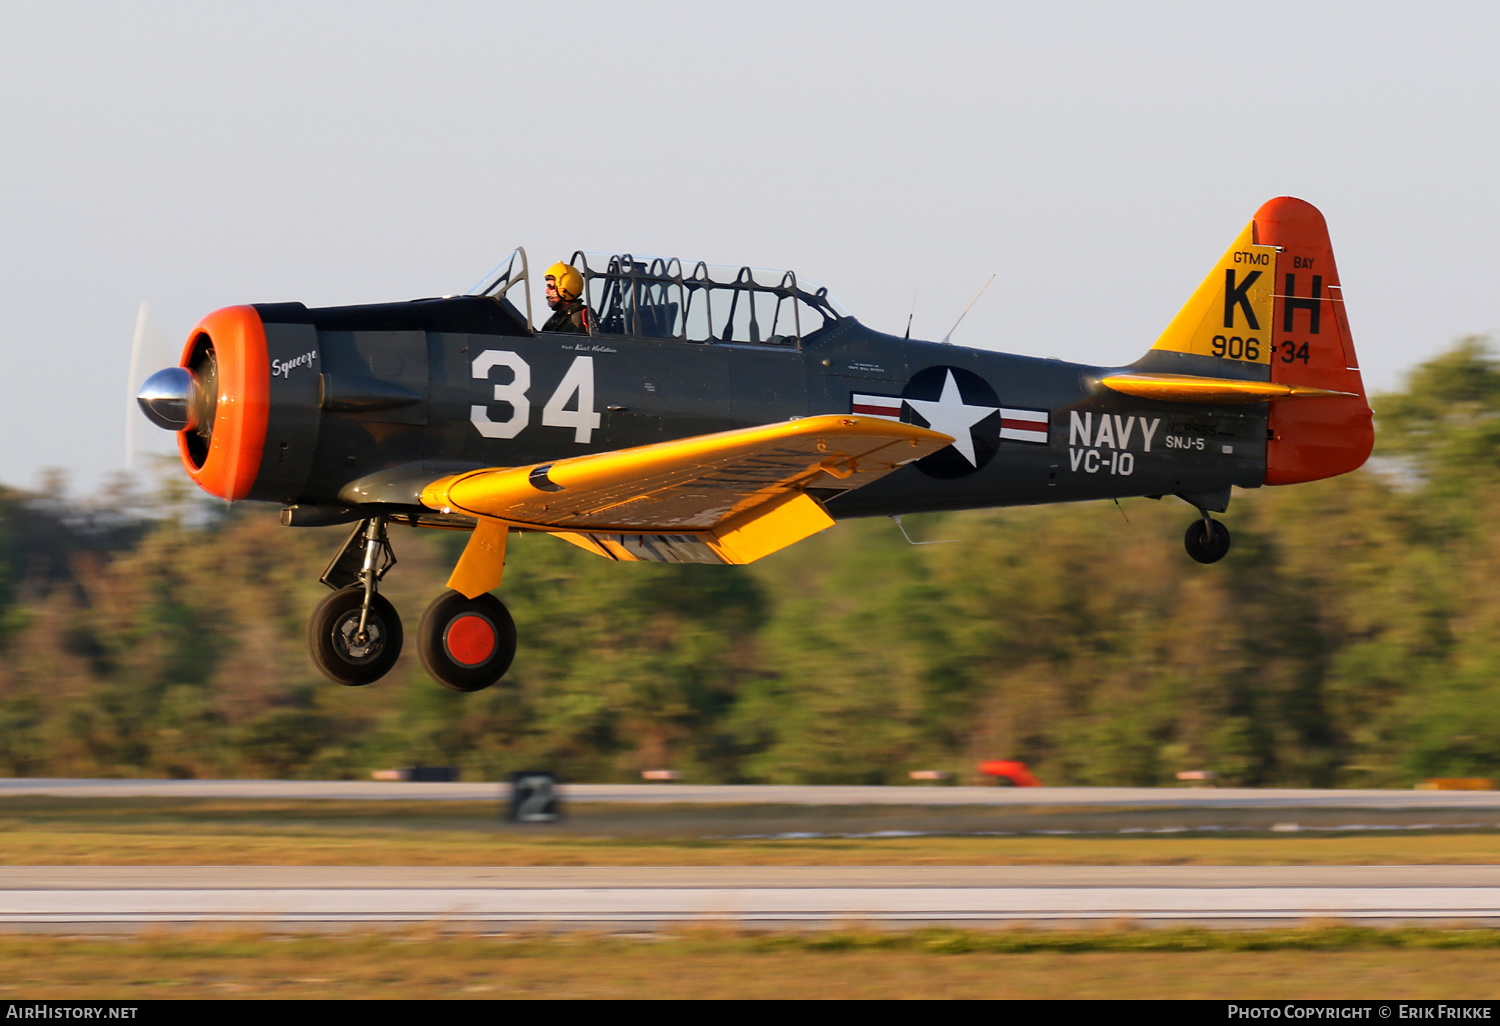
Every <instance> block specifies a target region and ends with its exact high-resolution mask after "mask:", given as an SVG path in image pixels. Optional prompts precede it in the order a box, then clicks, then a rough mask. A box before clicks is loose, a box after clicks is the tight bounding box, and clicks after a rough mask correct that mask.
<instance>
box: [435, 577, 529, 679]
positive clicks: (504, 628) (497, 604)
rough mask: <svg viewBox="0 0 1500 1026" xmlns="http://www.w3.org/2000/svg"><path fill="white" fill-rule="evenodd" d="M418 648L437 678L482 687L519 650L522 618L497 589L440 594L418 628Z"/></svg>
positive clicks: (500, 672) (496, 676)
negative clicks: (494, 592)
mask: <svg viewBox="0 0 1500 1026" xmlns="http://www.w3.org/2000/svg"><path fill="white" fill-rule="evenodd" d="M417 652H418V654H419V655H421V657H422V665H423V666H424V667H426V668H427V672H428V673H430V674H431V675H432V679H433V680H435V681H437V682H438V683H439V684H441V685H442V686H443V687H445V688H449V689H451V690H453V691H482V690H484V689H485V688H487V687H489V686H490V685H491V684H493V683H495V682H496V681H497V680H499V679H500V678H501V677H503V676H505V671H506V670H508V669H510V663H511V660H512V659H514V658H515V656H516V624H515V621H514V620H512V619H511V617H510V611H509V610H508V609H506V608H505V604H504V603H502V602H501V601H500V600H499V599H497V598H496V597H495V596H493V595H489V594H484V595H480V596H479V597H477V598H472V599H469V598H464V597H463V596H462V595H460V594H459V593H458V592H456V591H448V592H444V593H443V594H442V595H439V596H438V597H437V599H436V600H434V601H433V603H432V605H430V606H428V607H427V612H425V613H423V614H422V624H421V626H420V627H418V628H417Z"/></svg>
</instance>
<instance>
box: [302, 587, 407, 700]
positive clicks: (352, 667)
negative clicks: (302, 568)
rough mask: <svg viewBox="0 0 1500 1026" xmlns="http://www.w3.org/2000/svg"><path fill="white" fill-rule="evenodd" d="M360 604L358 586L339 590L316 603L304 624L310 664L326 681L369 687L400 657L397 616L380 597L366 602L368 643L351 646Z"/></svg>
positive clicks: (361, 590) (361, 592)
mask: <svg viewBox="0 0 1500 1026" xmlns="http://www.w3.org/2000/svg"><path fill="white" fill-rule="evenodd" d="M364 601H365V589H364V588H363V587H362V586H361V585H358V584H353V585H350V586H349V587H347V588H341V589H339V590H338V591H336V592H334V593H333V594H332V595H329V596H328V597H327V598H325V599H324V600H323V601H322V602H319V603H318V608H317V609H315V610H313V615H312V619H310V620H309V621H308V622H307V647H308V648H309V649H310V650H311V651H312V659H313V662H314V663H316V664H317V667H318V669H319V670H321V671H323V675H324V676H325V677H327V678H328V679H329V680H333V681H337V682H338V683H340V684H344V685H347V686H348V687H360V686H361V685H364V684H373V683H374V682H375V681H377V680H379V679H380V678H381V677H384V676H385V675H386V674H387V673H389V672H390V669H391V667H392V666H395V665H396V658H397V657H398V656H400V655H401V617H400V616H398V615H397V614H396V607H395V606H393V605H391V603H390V600H389V599H387V598H386V597H385V596H384V595H379V594H377V595H376V596H375V599H374V601H373V602H371V603H370V616H369V619H368V620H366V622H365V627H366V631H367V633H368V634H369V636H370V637H369V644H367V645H365V646H356V645H354V644H352V641H353V635H354V634H355V632H356V631H358V630H359V609H360V606H362V605H363V604H364Z"/></svg>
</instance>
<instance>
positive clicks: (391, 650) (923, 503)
mask: <svg viewBox="0 0 1500 1026" xmlns="http://www.w3.org/2000/svg"><path fill="white" fill-rule="evenodd" d="M528 278H529V273H528V268H527V263H526V256H525V253H524V251H521V250H517V251H516V252H515V253H514V254H512V256H511V257H510V259H509V260H508V261H506V262H505V263H503V264H502V265H501V268H500V269H499V270H498V271H497V272H496V273H495V274H493V275H491V276H490V277H489V278H487V279H486V280H485V281H483V282H482V283H481V284H480V285H479V286H477V287H476V288H475V289H473V290H472V291H471V292H470V293H469V294H467V295H462V296H452V297H444V298H441V299H420V300H415V301H412V302H400V303H381V304H374V305H368V306H342V307H326V308H319V309H308V308H307V307H305V306H303V305H302V304H300V303H271V304H256V305H251V306H233V307H227V308H225V309H223V310H217V311H215V312H214V313H211V314H209V315H208V316H207V317H205V318H203V320H202V321H200V322H199V323H198V325H197V326H196V327H194V328H193V330H192V332H191V334H190V335H189V336H188V339H187V342H186V344H185V346H184V347H183V350H182V358H181V361H180V365H179V366H177V367H172V368H169V369H167V370H163V371H159V372H157V373H156V374H154V375H152V376H151V378H149V379H148V380H147V382H146V384H145V385H144V386H143V388H142V390H141V392H140V395H139V401H140V405H141V407H142V408H143V409H144V410H145V411H146V414H147V416H148V417H150V418H151V420H152V421H153V422H155V423H156V424H157V425H159V426H161V427H163V428H166V429H168V430H171V431H175V432H177V435H178V441H179V449H180V452H181V456H182V464H183V467H184V469H185V470H186V471H187V474H188V476H189V477H191V478H192V479H193V481H194V482H196V483H197V484H198V486H199V487H201V488H203V489H204V490H205V491H208V492H210V493H211V494H213V495H216V496H219V497H221V498H224V499H230V500H239V499H248V500H252V501H260V502H273V503H277V504H278V505H280V506H281V507H282V510H281V520H282V523H283V524H286V525H287V526H289V527H299V526H304V525H327V524H340V523H350V524H353V525H354V526H353V528H352V530H351V531H350V532H349V536H348V538H347V540H346V541H345V542H344V544H343V546H342V547H341V548H340V549H339V551H338V552H337V553H336V554H335V556H334V558H333V560H332V561H331V562H330V563H329V565H328V568H327V570H326V572H325V573H324V574H323V577H322V580H323V582H324V583H325V584H327V585H328V586H329V587H330V588H332V589H334V590H333V593H332V594H330V595H329V596H328V597H327V598H326V599H324V601H323V602H322V603H321V604H320V605H319V606H318V608H317V609H316V611H315V612H314V613H313V615H312V619H311V622H310V625H309V641H310V645H311V649H312V656H313V659H314V661H315V662H316V663H317V665H318V667H319V668H320V669H321V670H322V671H323V672H324V673H325V674H326V675H328V676H329V677H331V678H332V679H333V680H335V681H338V682H339V683H342V684H350V685H358V684H368V683H370V682H372V681H375V680H378V679H379V678H380V677H381V676H382V675H383V674H385V673H386V672H387V671H388V670H389V669H390V668H391V666H392V665H393V664H394V662H395V660H396V657H397V656H398V655H399V653H400V650H401V643H402V628H401V621H400V618H399V617H398V616H397V614H396V610H395V609H394V608H393V607H392V606H391V604H390V602H389V601H388V600H387V599H386V598H385V597H384V596H382V595H381V594H380V582H381V579H382V577H383V576H384V574H385V572H386V571H387V570H388V569H389V568H390V567H391V565H393V563H394V555H393V553H392V550H391V545H390V541H389V534H390V531H389V529H390V527H391V525H397V524H399V525H406V526H408V527H417V528H445V529H450V530H460V531H468V532H470V534H469V540H468V544H467V547H466V548H465V549H464V550H463V554H462V556H461V557H460V558H459V560H458V563H457V565H456V566H455V567H454V570H453V573H452V576H451V577H450V578H449V580H448V588H449V590H448V591H446V592H445V593H444V594H442V595H440V596H438V597H437V599H436V600H434V601H433V603H432V604H431V605H430V606H429V607H428V608H427V611H426V613H425V614H424V615H423V617H422V621H421V625H420V626H419V627H418V629H417V645H418V650H419V652H420V655H421V659H422V663H423V665H424V666H425V667H426V669H427V671H428V672H429V673H430V674H431V675H432V676H433V677H434V678H435V679H436V680H437V681H439V682H440V683H442V684H444V685H446V686H447V687H449V688H453V689H456V690H458V691H477V690H479V689H481V688H485V687H488V686H489V685H491V684H493V683H494V682H496V681H497V680H499V679H500V678H501V677H502V676H503V675H504V673H505V672H506V670H507V669H508V668H509V666H510V663H511V660H512V658H513V657H514V655H515V649H516V631H515V626H514V623H513V621H512V620H511V616H510V613H509V612H508V611H507V610H506V608H505V606H504V605H503V604H502V603H501V602H500V600H499V599H498V598H496V597H495V596H494V595H493V594H491V593H492V592H494V591H495V590H496V589H497V588H499V587H500V583H501V575H502V571H503V569H504V565H505V549H506V539H507V537H508V535H509V534H510V532H512V531H538V532H545V533H547V534H552V535H555V536H556V537H558V538H560V539H562V540H563V541H566V542H569V543H571V544H573V545H577V546H579V547H580V548H583V549H587V550H588V551H589V552H592V553H595V554H597V555H599V556H601V557H602V558H604V559H613V560H619V561H621V562H630V561H637V560H643V561H649V562H666V563H727V564H738V563H749V562H751V561H753V560H756V559H759V558H761V557H762V556H766V555H769V554H770V553H773V552H776V551H778V550H780V549H783V548H785V547H786V546H788V545H792V544H793V543H795V542H798V541H801V540H802V539H804V538H807V537H809V536H811V535H814V534H817V533H818V532H819V531H823V530H825V529H827V528H829V527H832V526H833V525H834V523H835V521H837V520H841V519H845V518H849V517H873V516H899V515H901V514H908V513H918V512H928V511H934V510H957V509H971V508H977V507H990V506H1009V505H1021V504H1036V503H1050V502H1076V501H1079V500H1084V499H1108V498H1118V497H1125V496H1151V497H1160V496H1164V495H1175V496H1178V497H1180V498H1182V499H1184V500H1186V501H1187V502H1188V503H1189V504H1191V505H1192V506H1193V507H1195V508H1196V509H1197V510H1198V513H1199V516H1198V517H1197V518H1195V519H1194V520H1193V521H1192V523H1191V524H1190V525H1189V527H1188V530H1187V536H1186V544H1187V551H1188V554H1189V555H1190V556H1191V557H1192V558H1193V559H1196V560H1198V561H1199V562H1203V563H1212V562H1215V561H1217V560H1218V559H1220V558H1222V557H1223V556H1224V554H1225V553H1226V552H1227V551H1228V549H1229V532H1228V530H1227V529H1226V528H1225V527H1224V525H1223V524H1221V523H1220V522H1219V521H1217V520H1215V519H1214V518H1213V517H1211V516H1210V513H1212V512H1222V511H1224V510H1225V509H1226V508H1227V506H1228V503H1229V496H1230V488H1231V487H1233V486H1238V487H1240V488H1258V487H1260V486H1261V485H1286V484H1295V483H1298V482H1301V481H1313V480H1317V479H1319V478H1326V477H1332V476H1334V475H1337V474H1344V473H1348V472H1349V471H1352V470H1354V469H1356V468H1357V467H1359V466H1360V465H1362V464H1363V463H1364V462H1365V459H1366V458H1367V457H1368V456H1369V454H1370V449H1371V445H1372V442H1373V431H1372V427H1371V416H1370V408H1369V405H1368V403H1367V402H1366V400H1365V395H1364V386H1363V384H1362V382H1361V380H1360V375H1359V370H1358V363H1357V361H1356V359H1355V355H1354V345H1353V342H1352V341H1351V339H1350V335H1349V324H1348V320H1347V319H1346V317H1345V313H1344V303H1343V296H1342V292H1341V291H1340V287H1339V277H1338V272H1337V270H1336V269H1335V268H1334V263H1333V250H1332V247H1331V245H1330V243H1329V239H1328V231H1327V227H1326V225H1325V224H1324V221H1323V216H1322V215H1321V214H1320V213H1319V212H1318V211H1317V209H1316V208H1314V207H1313V206H1311V205H1310V204H1308V203H1305V202H1303V201H1301V200H1297V199H1292V198H1289V197H1281V198H1278V199H1273V200H1271V201H1270V202H1268V203H1266V204H1265V205H1264V206H1262V207H1261V208H1260V209H1259V210H1258V211H1256V213H1255V216H1254V218H1253V219H1252V220H1251V221H1250V223H1249V224H1247V225H1246V226H1245V228H1244V230H1243V231H1241V232H1240V234H1239V236H1238V237H1237V238H1235V240H1234V242H1233V243H1232V244H1231V245H1230V247H1229V249H1228V250H1227V251H1226V252H1225V253H1224V255H1223V257H1222V258H1220V260H1219V261H1218V263H1216V264H1215V265H1214V266H1213V268H1212V269H1211V270H1210V271H1209V274H1208V277H1207V278H1205V279H1204V281H1203V284H1202V285H1200V286H1199V287H1198V289H1197V291H1196V292H1194V293H1193V294H1192V296H1191V297H1190V298H1189V299H1188V301H1187V305H1186V306H1184V307H1183V308H1182V310H1181V312H1180V313H1178V314H1177V316H1176V317H1175V318H1174V319H1173V320H1172V322H1171V323H1170V324H1169V325H1167V327H1166V330H1165V331H1163V332H1162V334H1161V337H1160V338H1158V339H1157V340H1156V343H1155V345H1153V346H1152V347H1151V348H1150V349H1149V351H1147V352H1146V354H1145V355H1144V356H1142V357H1141V358H1140V359H1138V360H1136V361H1135V362H1134V363H1131V364H1128V365H1124V366H1117V367H1091V366H1085V365H1082V364H1075V363H1066V362H1063V361H1059V360H1051V359H1035V358H1031V357H1024V356H1011V355H1007V354H1004V353H998V352H992V351H987V350H980V349H967V348H963V347H960V346H954V345H947V344H942V343H936V342H923V341H918V340H915V339H909V338H901V337H898V336H895V335H887V334H884V333H882V332H878V331H874V330H872V329H870V328H867V327H865V326H864V325H863V324H861V323H860V322H859V321H858V320H856V319H855V318H853V317H852V316H850V315H849V314H848V313H846V312H845V311H844V310H843V309H842V308H841V307H840V306H839V305H838V304H837V303H836V302H835V301H834V300H833V299H832V297H831V296H829V294H828V291H827V290H826V289H822V288H817V287H815V286H812V285H810V284H808V283H807V282H805V281H802V280H801V279H799V278H797V276H796V275H794V274H792V273H791V272H784V273H783V272H774V273H773V272H765V271H761V270H755V269H751V268H745V267H741V268H722V267H716V266H708V265H705V264H702V263H699V264H694V265H689V264H686V263H682V262H680V261H678V260H666V259H647V258H637V257H633V256H630V255H628V254H616V255H608V256H599V255H595V254H591V253H577V254H575V255H574V256H573V258H572V260H571V261H570V262H569V263H568V264H558V265H554V267H553V268H552V269H551V270H550V271H549V272H548V275H547V279H548V285H549V287H551V288H552V289H553V293H554V294H555V295H554V298H555V300H556V302H557V303H558V307H559V312H560V314H563V315H564V316H554V317H553V318H552V321H550V322H549V324H550V325H551V326H553V327H554V328H555V327H558V326H561V327H562V328H564V329H565V330H563V331H558V330H551V331H549V330H545V327H544V328H543V329H542V330H538V329H536V328H535V327H534V326H533V320H532V315H531V296H530V283H529V282H528ZM569 311H571V314H569Z"/></svg>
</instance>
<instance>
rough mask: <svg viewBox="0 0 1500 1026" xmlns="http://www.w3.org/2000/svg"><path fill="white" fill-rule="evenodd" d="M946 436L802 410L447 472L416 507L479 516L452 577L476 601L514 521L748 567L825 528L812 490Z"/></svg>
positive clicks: (636, 551)
mask: <svg viewBox="0 0 1500 1026" xmlns="http://www.w3.org/2000/svg"><path fill="white" fill-rule="evenodd" d="M952 442H953V439H952V437H950V436H949V435H945V434H941V433H939V432H937V431H930V430H928V429H926V428H920V427H917V426H915V425H913V424H901V423H898V422H896V421H892V420H887V419H885V418H883V417H859V416H839V415H831V416H820V417H807V418H804V419H802V420H793V421H786V422H784V423H779V424H766V425H763V426H760V427H753V428H741V429H739V430H736V431H723V432H719V433H717V434H712V435H696V436H694V437H692V438H680V439H676V440H674V441H670V442H659V443H656V444H654V445H642V446H638V447H636V448H633V449H619V450H616V451H614V452H606V453H596V454H593V455H589V456H574V457H571V458H569V459H563V460H557V461H555V462H553V463H543V464H537V465H534V466H529V467H510V468H497V469H492V470H476V471H470V472H468V473H464V474H455V475H453V476H451V477H444V478H440V479H439V480H437V481H434V482H432V484H430V485H428V486H427V487H426V488H425V489H423V491H422V503H423V504H424V505H426V506H428V507H429V508H431V509H436V510H440V511H442V512H445V513H467V514H469V515H470V516H475V517H478V518H480V525H479V528H478V529H476V531H475V533H474V537H473V538H472V539H471V540H470V542H469V546H468V548H466V549H465V550H464V555H463V557H462V558H461V559H460V560H459V564H458V567H457V568H456V569H455V570H454V572H453V578H452V579H450V580H449V582H448V584H449V587H451V588H454V589H455V590H457V591H461V592H463V593H464V594H466V595H469V596H470V597H472V596H473V595H477V594H480V593H481V592H484V591H489V590H491V589H492V588H494V587H496V586H497V585H498V584H499V576H500V564H501V563H502V562H503V560H504V553H505V533H506V531H507V529H508V528H510V527H524V528H528V529H531V530H539V531H548V532H551V533H554V534H558V535H559V536H561V537H563V538H565V539H566V540H568V541H570V542H572V543H574V544H575V545H580V546H582V547H583V548H586V549H589V550H590V551H593V552H596V553H598V554H600V555H603V556H608V557H610V558H612V559H619V560H644V561H649V562H664V563H749V562H751V561H752V560H755V559H759V558H760V557H761V556H765V555H769V554H770V553H772V552H775V551H777V550H779V549H782V548H785V547H786V546H788V545H791V544H793V543H794V542H798V541H801V540H802V539H803V538H806V537H808V536H809V535H812V534H816V533H817V532H818V531H821V530H824V529H825V528H827V527H831V526H832V525H833V520H832V518H830V517H829V516H828V514H827V513H826V512H825V511H824V510H823V507H822V506H821V505H819V504H818V502H817V501H816V500H814V499H813V498H812V497H811V496H809V495H808V494H807V489H808V488H835V489H845V490H847V489H851V488H858V487H861V486H862V485H865V484H868V483H869V482H871V481H874V480H876V479H878V478H881V477H884V476H885V475H886V474H889V473H890V472H891V471H893V470H895V469H896V468H898V467H901V466H904V465H906V464H907V463H911V462H913V461H914V460H919V459H921V458H922V457H923V456H926V455H928V454H929V453H933V452H936V451H937V450H939V449H941V448H943V447H944V446H946V445H949V444H951V443H952ZM491 581H493V583H490V582H491Z"/></svg>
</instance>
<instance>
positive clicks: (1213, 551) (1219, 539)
mask: <svg viewBox="0 0 1500 1026" xmlns="http://www.w3.org/2000/svg"><path fill="white" fill-rule="evenodd" d="M1182 541H1183V544H1184V545H1186V546H1187V553H1188V555H1189V556H1192V557H1193V558H1194V559H1196V560H1197V561H1198V562H1200V563H1217V562H1218V561H1219V560H1221V559H1223V558H1224V556H1225V554H1226V553H1227V552H1228V551H1229V528H1227V527H1225V526H1224V525H1223V524H1221V523H1219V522H1218V521H1217V520H1215V519H1213V517H1205V518H1204V519H1202V520H1195V521H1193V522H1192V523H1191V524H1189V525H1188V529H1187V534H1186V535H1184V536H1183V539H1182Z"/></svg>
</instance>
